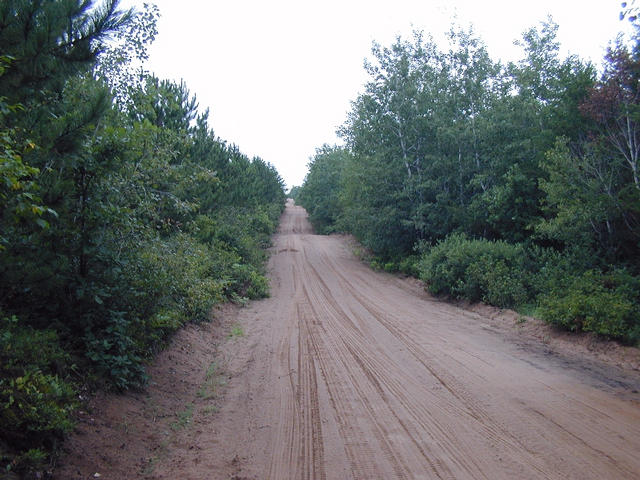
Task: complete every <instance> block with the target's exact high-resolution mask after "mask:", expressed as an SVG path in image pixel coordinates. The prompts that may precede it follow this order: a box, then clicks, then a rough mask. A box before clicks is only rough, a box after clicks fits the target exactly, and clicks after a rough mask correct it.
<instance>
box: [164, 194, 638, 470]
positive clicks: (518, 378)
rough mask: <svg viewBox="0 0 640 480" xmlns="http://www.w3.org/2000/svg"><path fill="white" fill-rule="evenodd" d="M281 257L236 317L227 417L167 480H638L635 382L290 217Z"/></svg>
mask: <svg viewBox="0 0 640 480" xmlns="http://www.w3.org/2000/svg"><path fill="white" fill-rule="evenodd" d="M274 243H275V246H274V252H273V255H272V258H271V262H270V270H271V283H272V297H271V298H269V299H266V300H264V301H260V302H256V303H254V304H252V305H251V306H250V307H249V308H247V309H243V310H242V311H241V314H240V316H241V319H240V321H241V323H242V325H243V326H244V328H245V330H246V333H245V337H244V338H243V339H242V340H241V341H240V342H238V344H237V345H235V346H234V347H233V349H234V350H233V349H232V350H229V352H228V353H227V355H228V358H227V361H228V367H229V369H230V372H231V373H230V375H231V378H232V380H231V381H230V385H229V391H228V392H227V394H226V395H225V396H226V400H225V404H224V406H223V407H222V409H221V411H220V412H219V414H218V415H216V419H215V420H214V421H213V422H212V424H211V425H210V427H209V428H208V427H206V426H201V427H200V429H199V431H198V432H197V433H195V434H194V438H193V443H195V444H197V445H198V449H197V451H195V452H193V453H192V454H191V455H192V456H193V458H192V459H188V458H184V459H183V461H179V462H173V464H172V465H173V467H170V468H168V470H165V471H164V472H163V477H164V478H169V477H171V476H172V475H175V477H174V478H235V479H254V478H255V479H262V478H266V479H272V480H280V479H323V480H324V479H336V480H337V479H339V480H346V479H432V478H433V479H491V480H493V479H543V478H545V479H546V478H549V479H551V478H553V479H571V478H574V479H580V480H584V479H591V478H593V479H618V478H629V479H631V478H640V406H639V403H638V397H637V395H634V394H629V391H630V390H632V389H634V388H637V384H635V382H634V380H632V383H631V384H625V385H619V384H615V382H607V380H606V379H603V378H600V377H598V375H596V374H595V373H593V372H590V371H589V369H588V368H586V367H585V368H582V367H580V366H576V365H573V364H571V362H568V361H566V360H564V359H563V358H561V357H558V356H549V355H545V354H544V352H536V351H533V350H531V349H525V348H522V347H521V346H518V345H517V344H515V343H513V342H510V341H506V340H505V338H504V337H503V336H501V335H497V334H496V333H495V332H492V331H491V329H490V328H487V325H486V322H481V321H480V322H479V321H478V319H477V317H478V316H477V315H476V314H474V313H472V312H468V311H465V310H462V309H459V308H457V307H455V306H452V305H448V304H446V303H444V302H437V301H433V300H430V299H429V298H428V297H427V296H426V295H416V292H415V291H408V290H410V289H408V288H407V283H406V282H403V281H401V280H399V279H396V278H395V277H393V276H390V275H386V274H380V273H376V272H373V271H371V270H370V269H369V268H368V267H366V266H365V265H363V264H362V263H361V262H359V261H358V260H357V259H356V258H354V256H353V255H352V253H351V252H350V250H349V248H348V247H347V245H346V243H345V241H344V239H343V238H340V237H327V236H318V235H314V234H313V233H312V231H311V228H310V226H309V223H308V221H307V219H306V213H305V211H304V210H303V209H302V208H300V207H296V206H294V205H293V204H292V203H289V204H288V206H287V209H286V212H285V214H284V216H283V219H282V224H281V227H280V230H279V233H278V234H277V235H276V236H275V239H274ZM232 351H233V353H231V352H232ZM635 380H638V378H637V377H636V378H635ZM624 392H626V393H627V394H628V395H626V396H625V395H623V393H624ZM634 393H637V392H634ZM212 431H213V432H215V435H213V436H212V435H211V432H212ZM208 451H216V452H217V453H216V455H215V458H214V457H211V458H210V459H209V460H207V452H208ZM185 455H186V456H187V457H188V455H189V453H188V452H187V451H185ZM196 457H197V458H196ZM221 458H226V460H227V463H226V465H225V466H223V465H220V463H219V462H220V459H221ZM187 466H188V467H187ZM185 467H186V468H187V470H188V472H189V473H188V474H187V476H184V475H185V471H186V470H185Z"/></svg>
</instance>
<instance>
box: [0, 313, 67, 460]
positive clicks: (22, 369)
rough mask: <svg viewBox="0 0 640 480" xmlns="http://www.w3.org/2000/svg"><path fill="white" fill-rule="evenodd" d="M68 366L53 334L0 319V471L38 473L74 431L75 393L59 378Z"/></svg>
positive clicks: (3, 318) (9, 319) (13, 319)
mask: <svg viewBox="0 0 640 480" xmlns="http://www.w3.org/2000/svg"><path fill="white" fill-rule="evenodd" d="M67 363H68V356H67V355H66V354H65V353H64V352H63V351H62V349H61V348H60V346H59V342H58V338H57V335H56V334H55V332H53V331H51V330H43V331H38V330H34V329H33V328H31V327H28V326H25V325H22V324H21V322H20V321H19V320H18V319H17V318H16V317H11V318H7V317H3V316H0V425H2V428H0V461H2V463H3V465H0V468H2V469H4V470H13V471H15V472H19V473H25V472H27V471H36V470H42V469H43V468H44V466H45V463H46V462H47V460H48V458H49V452H51V451H52V450H53V449H54V448H55V446H56V445H57V444H58V443H59V442H60V440H61V439H62V437H63V435H64V434H65V433H66V432H68V431H70V430H71V429H72V427H73V423H72V421H71V413H72V412H73V410H74V408H75V405H76V402H75V391H74V388H73V386H72V385H71V383H69V382H68V381H67V380H65V379H64V378H63V377H62V376H61V375H63V374H64V373H65V370H64V367H65V364H67Z"/></svg>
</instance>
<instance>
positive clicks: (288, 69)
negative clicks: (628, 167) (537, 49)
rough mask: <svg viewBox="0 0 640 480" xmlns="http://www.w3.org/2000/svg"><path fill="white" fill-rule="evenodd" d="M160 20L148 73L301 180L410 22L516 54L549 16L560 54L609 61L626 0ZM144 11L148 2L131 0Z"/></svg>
mask: <svg viewBox="0 0 640 480" xmlns="http://www.w3.org/2000/svg"><path fill="white" fill-rule="evenodd" d="M153 3H155V4H156V5H158V7H159V8H160V12H161V18H160V21H159V24H158V28H159V35H158V37H157V39H156V41H155V43H154V44H153V46H152V47H151V50H150V52H151V58H150V61H149V63H148V65H147V68H148V69H149V70H151V71H153V72H154V73H155V74H156V75H158V76H159V77H160V78H169V79H174V80H177V81H179V80H180V79H184V80H185V82H186V84H187V86H188V87H189V88H190V90H191V92H192V93H194V94H196V96H197V98H198V101H199V103H200V107H201V109H204V108H206V107H209V109H210V117H209V123H210V125H211V126H212V128H213V130H214V131H215V133H216V135H218V136H220V137H221V138H223V139H225V140H227V141H228V142H229V143H235V144H236V145H238V146H239V147H240V150H241V151H242V152H244V153H245V154H247V155H249V156H250V157H253V156H259V157H261V158H263V159H264V160H266V161H268V162H270V163H272V164H273V165H275V167H276V168H277V169H278V171H279V172H280V175H281V176H282V177H283V179H284V180H285V182H286V183H287V185H288V186H289V187H290V186H292V185H300V184H301V183H302V181H303V179H304V176H305V174H306V171H307V167H306V166H307V163H308V161H309V157H310V156H312V155H313V154H314V152H315V149H316V148H317V147H320V146H321V145H322V144H323V143H329V144H334V143H340V141H339V139H338V138H337V137H336V135H335V131H336V128H337V127H338V126H339V125H341V124H342V123H343V121H344V120H345V118H346V113H347V111H348V110H349V107H350V102H351V101H352V100H354V99H355V98H356V96H357V94H358V93H359V92H360V91H362V86H363V83H364V82H365V81H366V76H365V74H364V70H363V67H362V64H363V60H364V59H365V58H366V57H369V54H370V49H371V42H372V41H374V40H375V41H378V42H379V43H382V44H383V45H386V44H389V43H391V42H392V41H393V39H394V38H395V36H396V35H398V34H401V35H403V36H408V35H409V34H410V32H411V31H412V30H413V29H420V30H424V31H425V32H426V33H431V34H433V35H434V37H436V38H437V37H438V36H439V35H442V34H443V33H444V32H446V31H447V30H448V29H449V27H450V25H451V23H452V22H454V21H455V22H456V23H458V24H460V25H462V26H465V27H466V26H468V25H469V24H470V23H472V24H473V25H474V29H475V31H476V32H477V34H478V36H479V37H480V38H482V39H483V40H484V41H485V43H486V44H487V47H488V50H489V53H490V55H491V56H492V57H493V58H494V59H502V60H515V59H517V58H519V52H520V50H519V49H518V48H517V47H515V46H513V41H514V40H516V39H518V38H520V36H521V33H522V32H523V31H524V30H525V29H527V28H529V27H531V26H534V25H537V24H539V22H540V21H542V20H544V19H545V18H546V17H547V15H549V14H550V15H551V16H552V17H553V20H554V21H555V22H556V23H558V25H559V31H558V37H559V40H560V42H561V45H562V47H563V50H564V53H566V52H571V53H575V54H578V55H579V56H580V57H582V58H585V59H591V60H592V61H593V62H594V63H595V64H596V65H599V64H600V63H601V59H602V56H603V54H604V51H605V48H606V46H607V43H608V42H609V41H610V40H613V39H615V37H616V35H617V33H618V32H619V31H621V30H623V29H627V30H628V26H627V24H626V23H627V22H620V21H619V19H618V15H619V11H620V1H618V0H582V1H568V0H532V1H517V0H512V1H508V0H484V1H482V0H449V1H441V0H422V1H419V0H387V1H380V0H321V1H305V0H297V1H295V0H291V1H289V0H271V1H269V0H262V1H261V0H181V1H176V0H156V1H155V2H153ZM122 4H123V6H128V5H133V6H141V5H142V4H143V1H142V0H124V1H123V2H122Z"/></svg>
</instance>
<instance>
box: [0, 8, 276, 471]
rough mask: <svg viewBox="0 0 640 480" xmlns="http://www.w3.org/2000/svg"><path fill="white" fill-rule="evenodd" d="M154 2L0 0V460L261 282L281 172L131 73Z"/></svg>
mask: <svg viewBox="0 0 640 480" xmlns="http://www.w3.org/2000/svg"><path fill="white" fill-rule="evenodd" d="M157 15H158V12H157V9H156V8H155V7H153V6H145V8H144V10H143V11H142V12H133V11H121V10H119V9H118V2H117V1H114V0H104V1H103V2H102V3H101V4H99V5H95V4H94V2H84V1H77V0H63V1H56V2H25V1H18V0H15V1H13V0H12V1H8V2H3V3H1V4H0V24H1V25H2V28H0V232H1V234H0V312H4V313H2V315H0V318H2V322H3V323H2V328H1V334H2V339H1V341H2V342H3V343H2V349H3V350H2V362H1V364H0V373H1V375H0V395H1V398H0V405H1V406H2V407H1V408H2V409H3V410H2V428H1V429H0V455H1V456H2V464H1V465H0V468H5V467H6V468H20V469H22V471H23V472H27V471H28V470H29V469H31V470H34V469H35V470H38V469H42V468H43V465H44V464H45V463H46V462H47V461H50V455H51V454H52V453H54V454H55V451H56V445H57V444H58V443H59V440H60V439H61V438H62V437H63V435H64V433H65V432H67V431H68V430H69V428H70V426H71V423H70V421H69V418H70V414H71V412H72V410H73V408H74V405H75V401H74V398H76V393H75V392H76V390H77V389H78V388H83V389H85V388H96V387H98V386H99V387H103V388H106V389H114V390H125V389H128V388H137V387H140V386H142V385H144V383H145V381H146V375H145V369H144V365H145V362H146V361H147V359H148V358H149V357H150V356H152V355H153V354H154V353H156V352H157V351H158V349H160V348H161V347H162V346H163V345H164V344H165V343H166V342H167V340H168V338H169V337H170V335H171V334H172V333H173V332H174V331H176V330H177V329H178V328H180V327H181V326H182V325H184V324H186V323H188V322H201V321H206V320H208V319H209V318H210V314H211V308H212V306H214V305H215V304H217V303H220V302H223V301H225V300H234V301H244V299H246V298H259V297H262V296H266V295H268V291H269V285H268V281H267V279H266V277H265V275H264V273H265V272H264V262H265V260H266V254H265V252H264V249H265V248H266V247H268V246H269V245H270V235H271V234H272V233H273V232H274V231H275V228H276V226H277V223H278V219H279V216H280V214H281V212H282V209H283V208H284V200H285V193H284V189H283V182H282V179H281V178H280V176H279V175H278V172H277V171H276V170H275V168H274V167H273V166H272V165H270V164H269V163H267V162H265V161H264V160H262V159H260V158H257V157H256V158H252V159H250V158H248V157H247V156H246V155H244V154H243V153H242V152H241V151H240V150H239V149H238V148H237V147H236V146H229V145H227V144H226V142H224V141H223V140H221V139H219V138H218V137H216V136H215V134H214V133H213V131H212V130H211V128H210V127H209V124H208V112H207V111H205V112H199V111H198V103H197V100H196V97H195V96H194V95H192V94H191V92H190V91H189V89H188V88H187V86H186V85H185V84H184V83H183V82H180V83H176V82H172V81H167V80H162V79H159V78H157V77H155V76H153V75H149V74H148V73H146V72H145V71H144V69H143V65H142V63H141V62H143V61H144V60H145V59H146V57H147V47H148V45H149V43H150V42H151V41H152V40H153V38H154V37H155V35H156V33H157V30H156V20H157ZM5 317H7V318H9V319H15V318H19V319H20V321H17V320H5ZM29 342H31V343H29ZM29 345H32V347H30V346H29ZM38 349H39V351H38ZM36 353H37V354H36ZM38 355H39V356H38ZM71 373H73V374H74V379H75V382H73V383H71V382H69V376H70V375H71ZM35 432H39V433H35ZM30 462H31V463H30ZM36 473H37V475H42V471H39V472H36Z"/></svg>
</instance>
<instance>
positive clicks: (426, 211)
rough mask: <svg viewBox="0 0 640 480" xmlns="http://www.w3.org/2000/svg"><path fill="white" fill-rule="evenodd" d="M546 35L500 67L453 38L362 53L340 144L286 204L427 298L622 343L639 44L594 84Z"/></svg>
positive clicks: (634, 302) (636, 183) (634, 233)
mask: <svg viewBox="0 0 640 480" xmlns="http://www.w3.org/2000/svg"><path fill="white" fill-rule="evenodd" d="M623 16H626V17H627V19H630V20H631V21H633V22H634V23H635V26H636V27H637V26H638V24H637V17H636V15H635V12H634V11H632V10H631V11H630V10H627V11H625V12H623ZM624 21H626V20H624ZM557 28H558V27H557V25H556V24H554V23H553V21H552V20H551V19H549V20H548V21H546V22H544V23H542V24H541V25H539V26H537V27H534V28H531V29H529V30H527V31H526V32H524V34H523V36H522V38H521V40H520V41H519V43H518V44H519V45H520V47H521V48H522V57H521V59H520V60H519V61H517V62H513V63H508V64H503V63H500V62H496V61H494V60H492V58H491V57H490V55H489V52H488V51H487V49H486V47H485V45H484V43H483V42H482V40H481V39H480V38H478V37H477V36H476V35H475V34H474V33H473V31H472V30H464V29H460V28H452V30H451V31H450V33H449V36H448V38H449V45H448V47H444V48H443V47H441V46H439V45H437V44H436V43H435V42H434V40H433V39H431V38H429V37H425V36H424V34H422V33H420V32H416V33H415V34H414V36H413V37H412V38H409V39H403V38H398V39H397V40H396V41H395V42H394V43H393V44H391V45H389V46H382V45H378V44H374V46H373V49H372V58H371V59H369V60H368V62H367V63H366V65H365V68H366V71H367V73H368V74H369V82H368V83H367V84H366V86H365V89H364V91H363V92H362V93H361V94H360V95H359V96H358V98H357V99H356V100H355V101H354V102H353V106H352V109H351V111H350V113H349V114H348V117H347V119H346V121H345V123H344V124H343V126H342V127H341V129H340V134H341V137H342V138H343V139H344V141H345V146H344V147H338V146H335V147H331V146H327V145H325V146H323V147H321V148H319V149H318V150H317V153H316V155H315V156H314V157H313V158H312V159H311V161H310V163H309V173H308V174H307V177H306V179H305V181H304V184H303V185H302V186H301V187H300V188H299V189H296V191H295V193H296V199H297V202H298V203H299V204H300V205H302V206H303V207H305V208H306V209H307V211H308V212H309V217H310V220H311V222H312V223H313V225H314V226H315V228H316V229H317V231H318V232H319V233H330V232H333V231H345V232H350V233H352V234H353V235H354V236H355V237H356V238H357V239H358V240H359V241H360V242H361V243H362V244H363V245H364V246H365V247H366V248H367V249H369V250H370V251H371V252H373V254H374V255H375V258H374V260H373V261H372V264H373V265H374V266H377V267H380V268H383V269H385V270H388V271H398V270H399V271H403V272H405V273H408V274H412V275H416V276H419V277H420V278H421V279H422V280H424V281H425V282H426V284H427V286H428V288H429V290H430V291H432V292H433V293H434V294H437V295H443V296H447V297H449V298H455V299H467V300H470V301H483V302H487V303H490V304H493V305H496V306H500V307H509V308H514V309H516V310H519V311H520V312H522V313H526V314H535V315H537V316H539V317H541V318H542V319H544V320H546V321H547V322H549V323H551V324H553V325H556V326H558V327H560V328H564V329H567V330H571V331H587V332H595V333H597V334H600V335H603V336H606V337H608V338H612V339H618V340H620V341H623V342H625V343H628V344H635V345H637V344H638V342H640V288H639V287H640V171H639V167H640V164H639V153H640V146H639V145H640V33H638V32H639V31H638V30H637V28H636V32H637V33H636V37H635V38H634V39H632V41H631V42H628V43H624V42H623V41H622V40H619V41H617V42H614V43H613V44H612V45H611V47H610V48H609V51H608V53H607V55H606V57H605V58H604V62H603V68H602V70H601V72H600V73H599V72H598V71H597V70H596V68H595V67H594V66H593V65H591V64H590V63H589V62H585V61H583V60H581V59H580V58H579V57H577V56H573V55H572V56H568V57H566V58H561V56H560V53H559V52H560V46H559V44H558V42H557V40H556V32H557Z"/></svg>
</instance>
